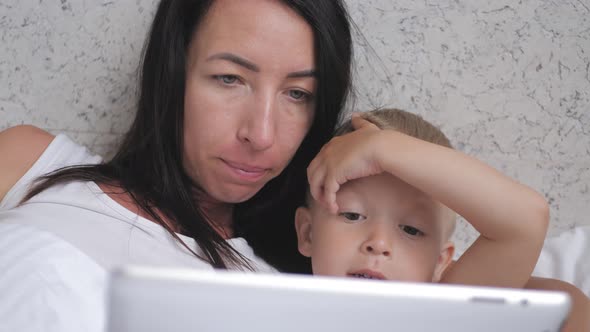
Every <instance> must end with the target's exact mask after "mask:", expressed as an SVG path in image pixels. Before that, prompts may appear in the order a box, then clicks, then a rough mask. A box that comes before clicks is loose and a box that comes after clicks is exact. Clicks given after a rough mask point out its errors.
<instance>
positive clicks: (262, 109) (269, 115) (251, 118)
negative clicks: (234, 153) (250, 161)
mask: <svg viewBox="0 0 590 332" xmlns="http://www.w3.org/2000/svg"><path fill="white" fill-rule="evenodd" d="M254 98H255V100H254V102H253V103H252V104H251V105H250V106H249V107H248V108H247V109H245V110H244V111H245V112H244V113H245V114H244V117H243V118H242V122H241V123H240V128H239V130H238V138H239V139H240V141H242V142H243V143H246V144H248V145H250V147H252V148H253V149H254V150H258V151H261V150H266V149H268V148H270V147H271V146H272V145H273V144H274V140H275V116H276V114H275V113H276V110H275V108H276V105H275V103H276V102H275V100H274V98H273V97H272V96H256V97H254Z"/></svg>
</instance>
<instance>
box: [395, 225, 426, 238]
mask: <svg viewBox="0 0 590 332" xmlns="http://www.w3.org/2000/svg"><path fill="white" fill-rule="evenodd" d="M399 228H400V229H401V230H402V231H404V232H405V233H406V234H408V235H411V236H422V235H424V232H422V231H421V230H419V229H418V228H416V227H412V226H408V225H400V226H399Z"/></svg>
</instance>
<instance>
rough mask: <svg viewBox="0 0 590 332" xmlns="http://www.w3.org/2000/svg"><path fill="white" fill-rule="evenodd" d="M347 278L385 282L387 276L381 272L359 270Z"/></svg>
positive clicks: (349, 274)
mask: <svg viewBox="0 0 590 332" xmlns="http://www.w3.org/2000/svg"><path fill="white" fill-rule="evenodd" d="M346 276H348V277H351V278H360V279H376V280H385V279H386V278H385V276H384V275H383V274H381V273H380V272H377V271H373V270H368V269H365V270H359V271H353V272H349V273H347V274H346Z"/></svg>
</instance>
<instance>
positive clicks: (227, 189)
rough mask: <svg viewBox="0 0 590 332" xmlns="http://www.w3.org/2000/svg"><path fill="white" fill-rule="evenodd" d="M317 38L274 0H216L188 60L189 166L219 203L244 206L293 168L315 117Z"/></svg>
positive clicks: (186, 146)
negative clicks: (294, 156) (292, 162)
mask: <svg viewBox="0 0 590 332" xmlns="http://www.w3.org/2000/svg"><path fill="white" fill-rule="evenodd" d="M315 66H316V64H315V60H314V38H313V32H312V30H311V28H310V26H309V25H308V24H307V23H306V22H305V20H303V19H302V18H301V17H300V16H299V15H297V14H296V13H295V12H294V11H292V10H291V9H289V8H288V7H286V6H285V5H283V4H282V3H280V2H279V1H273V0H240V1H233V0H217V1H215V2H214V3H213V5H212V6H211V8H210V10H209V12H208V13H207V15H206V17H205V18H204V20H203V21H202V22H201V24H200V26H199V27H198V29H197V31H196V33H195V36H194V38H193V42H192V44H191V46H190V50H189V56H188V61H187V78H186V92H185V118H184V151H185V160H184V166H185V169H186V170H187V172H188V173H189V175H190V176H191V177H192V179H193V180H195V181H196V182H197V183H198V184H199V185H200V187H201V188H202V189H203V190H204V192H205V193H206V194H208V195H209V196H210V198H212V199H213V200H215V201H218V202H226V203H237V202H243V201H245V200H247V199H249V198H250V197H252V196H254V194H256V193H257V192H258V191H259V190H260V189H261V188H262V187H263V186H264V185H265V184H266V183H267V182H268V181H269V180H271V179H272V178H274V177H275V176H277V175H278V174H279V173H281V171H283V169H284V168H285V167H286V166H287V164H288V163H289V161H290V160H291V158H292V157H293V155H294V154H295V152H296V151H297V149H298V147H299V145H300V144H301V142H302V140H303V138H304V137H305V135H306V134H307V132H308V130H309V128H310V127H311V124H312V121H313V118H314V110H315V106H314V99H315V97H314V96H315V91H316V84H317V82H316V78H315V74H314V73H315Z"/></svg>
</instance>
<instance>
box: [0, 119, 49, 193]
mask: <svg viewBox="0 0 590 332" xmlns="http://www.w3.org/2000/svg"><path fill="white" fill-rule="evenodd" d="M53 138H54V136H53V135H51V134H50V133H48V132H46V131H44V130H42V129H39V128H37V127H34V126H29V125H21V126H15V127H12V128H8V129H6V130H4V131H2V132H0V201H1V200H2V199H3V198H4V196H5V195H6V193H7V192H8V191H9V190H10V188H12V187H13V186H14V184H16V182H17V181H18V180H19V179H20V178H21V177H22V176H23V175H25V173H26V172H27V171H28V170H29V169H30V168H31V167H32V166H33V164H34V163H35V161H37V159H39V157H40V156H41V155H42V154H43V152H44V151H45V149H47V146H49V144H50V143H51V141H52V140H53Z"/></svg>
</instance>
